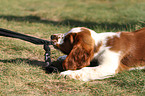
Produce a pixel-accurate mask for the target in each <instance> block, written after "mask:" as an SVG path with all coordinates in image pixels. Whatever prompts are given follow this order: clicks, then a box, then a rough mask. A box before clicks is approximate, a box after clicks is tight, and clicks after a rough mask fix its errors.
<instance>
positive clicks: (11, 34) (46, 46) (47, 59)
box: [0, 28, 52, 67]
mask: <svg viewBox="0 0 145 96" xmlns="http://www.w3.org/2000/svg"><path fill="white" fill-rule="evenodd" d="M0 36H5V37H12V38H18V39H21V40H24V41H28V42H31V43H33V44H36V45H44V50H45V63H46V65H47V67H50V66H51V58H50V47H49V45H52V43H51V42H50V41H47V40H43V39H39V38H36V37H32V36H28V35H24V34H21V33H17V32H13V31H10V30H6V29H2V28H0Z"/></svg>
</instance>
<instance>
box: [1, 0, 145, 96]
mask: <svg viewBox="0 0 145 96" xmlns="http://www.w3.org/2000/svg"><path fill="white" fill-rule="evenodd" d="M0 2H1V6H0V27H1V28H5V29H9V30H13V31H17V32H20V33H24V34H29V35H32V36H36V37H39V38H44V39H48V40H50V35H51V34H55V33H65V32H67V31H68V30H70V29H71V28H72V27H76V26H84V27H88V28H91V29H93V30H95V31H96V32H103V31H113V32H116V31H133V30H136V29H139V28H142V27H145V18H144V17H145V1H144V0H0ZM0 50H1V51H0V94H1V95H2V96H21V95H22V96H23V95H24V96H34V95H36V96H39V95H42V96H43V95H44V96H45V95H46V96H48V95H49V96H56V95H59V96H92V95H94V96H96V95H97V96H102V95H103V96H106V95H108V96H112V95H113V96H114V95H123V96H144V95H145V71H144V70H135V71H130V72H123V73H120V74H117V75H116V76H115V77H113V78H108V79H105V80H95V81H89V82H83V81H78V80H73V79H70V78H63V77H60V76H59V73H52V74H48V73H47V72H46V71H45V70H44V69H43V68H42V66H43V65H44V56H43V55H44V50H43V46H41V45H40V46H38V45H34V44H31V43H28V42H25V41H22V40H17V39H12V38H6V37H0ZM51 53H52V55H51V57H52V62H53V63H57V64H58V65H59V64H61V63H59V62H57V61H56V60H57V58H58V57H59V56H61V55H63V54H62V53H60V52H59V51H57V50H55V49H54V48H53V47H52V46H51Z"/></svg>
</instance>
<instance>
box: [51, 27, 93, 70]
mask: <svg viewBox="0 0 145 96" xmlns="http://www.w3.org/2000/svg"><path fill="white" fill-rule="evenodd" d="M91 31H92V30H90V29H88V28H84V27H77V28H73V29H71V30H70V31H69V32H67V33H65V34H54V35H51V41H52V42H53V46H54V47H55V48H56V49H59V50H60V51H62V52H63V53H64V54H67V55H68V56H67V58H66V60H65V61H64V63H63V67H64V69H66V70H70V69H72V70H75V69H80V68H82V67H85V66H88V65H90V60H91V59H92V56H93V50H94V40H93V38H92V36H91Z"/></svg>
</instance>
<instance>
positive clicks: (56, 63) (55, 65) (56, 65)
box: [0, 58, 63, 73]
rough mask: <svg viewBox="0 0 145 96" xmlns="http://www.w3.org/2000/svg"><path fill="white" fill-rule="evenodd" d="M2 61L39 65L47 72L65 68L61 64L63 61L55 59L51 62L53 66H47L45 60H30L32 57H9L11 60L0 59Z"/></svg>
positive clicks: (59, 70)
mask: <svg viewBox="0 0 145 96" xmlns="http://www.w3.org/2000/svg"><path fill="white" fill-rule="evenodd" d="M0 62H3V63H12V64H28V65H31V66H39V67H42V69H43V70H45V71H46V73H53V72H61V71H63V68H62V66H61V64H62V62H60V61H53V62H52V64H51V66H52V67H45V66H46V64H45V62H43V61H38V60H30V59H25V58H16V59H9V60H1V59H0ZM53 68H57V70H54V69H53Z"/></svg>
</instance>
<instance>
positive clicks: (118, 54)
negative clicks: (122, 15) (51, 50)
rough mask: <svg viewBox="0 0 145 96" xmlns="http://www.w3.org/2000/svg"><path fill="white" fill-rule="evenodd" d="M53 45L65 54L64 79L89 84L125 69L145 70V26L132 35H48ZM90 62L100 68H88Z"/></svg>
mask: <svg viewBox="0 0 145 96" xmlns="http://www.w3.org/2000/svg"><path fill="white" fill-rule="evenodd" d="M51 41H52V42H53V46H54V47H55V48H56V49H58V50H60V51H61V52H63V53H64V54H66V55H67V56H66V58H65V60H64V61H63V64H62V66H63V69H64V70H66V71H64V72H61V75H63V76H69V77H71V78H73V79H78V80H83V81H89V80H96V79H104V78H108V77H111V76H113V75H115V74H117V73H119V72H122V71H124V70H134V69H144V68H145V27H144V28H142V29H140V30H136V31H133V32H116V33H115V32H105V33H96V32H95V31H93V30H91V29H88V28H85V27H76V28H72V29H71V30H70V31H69V32H67V33H65V34H54V35H51ZM91 61H98V63H99V65H98V66H95V67H87V66H89V65H90V62H91Z"/></svg>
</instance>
